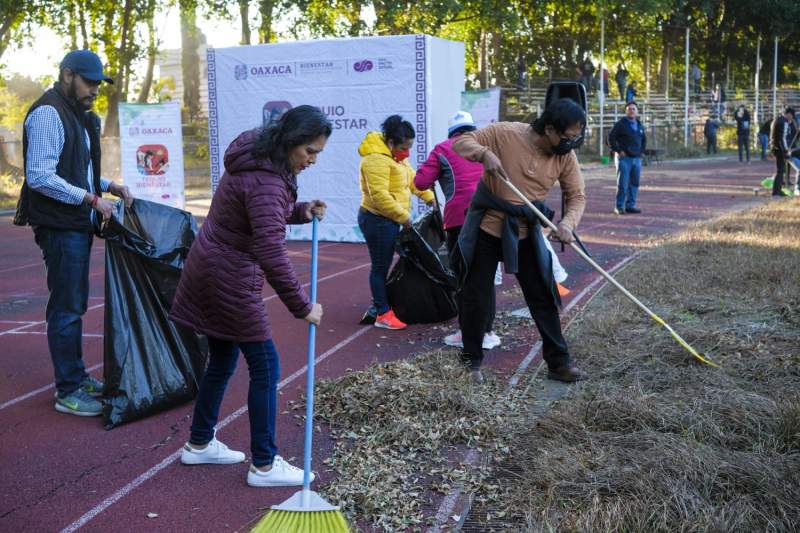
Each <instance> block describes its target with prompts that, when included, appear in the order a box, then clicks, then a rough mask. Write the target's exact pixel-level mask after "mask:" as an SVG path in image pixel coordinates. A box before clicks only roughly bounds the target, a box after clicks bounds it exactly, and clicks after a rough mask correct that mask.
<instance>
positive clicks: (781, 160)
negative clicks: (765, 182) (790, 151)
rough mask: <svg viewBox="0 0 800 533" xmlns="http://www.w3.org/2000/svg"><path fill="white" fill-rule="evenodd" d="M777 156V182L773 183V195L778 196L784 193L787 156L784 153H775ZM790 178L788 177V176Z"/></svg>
mask: <svg viewBox="0 0 800 533" xmlns="http://www.w3.org/2000/svg"><path fill="white" fill-rule="evenodd" d="M773 155H774V156H775V171H776V172H775V180H774V181H773V182H772V194H775V195H778V194H781V192H782V191H783V175H784V173H785V172H786V156H785V155H784V153H783V152H773ZM787 177H788V176H787Z"/></svg>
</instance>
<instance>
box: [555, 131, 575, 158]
mask: <svg viewBox="0 0 800 533" xmlns="http://www.w3.org/2000/svg"><path fill="white" fill-rule="evenodd" d="M582 144H583V135H579V136H578V137H577V138H575V139H567V138H566V137H561V139H560V140H559V141H558V144H556V145H555V146H554V145H550V149H551V150H552V151H553V153H554V154H556V155H567V154H568V153H570V151H571V150H575V149H577V148H580V147H581V145H582Z"/></svg>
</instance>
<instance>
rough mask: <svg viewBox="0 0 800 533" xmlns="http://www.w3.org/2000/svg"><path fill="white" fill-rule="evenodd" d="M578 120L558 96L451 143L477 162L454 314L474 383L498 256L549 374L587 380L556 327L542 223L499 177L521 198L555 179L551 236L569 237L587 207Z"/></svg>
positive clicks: (572, 106) (540, 196)
mask: <svg viewBox="0 0 800 533" xmlns="http://www.w3.org/2000/svg"><path fill="white" fill-rule="evenodd" d="M585 124H586V115H585V113H584V111H583V109H581V107H580V106H579V105H577V104H576V103H575V102H573V101H572V100H568V99H561V100H557V101H556V102H554V103H553V104H551V105H550V106H549V107H548V108H547V109H546V110H545V112H544V113H543V114H542V116H541V117H539V118H538V119H536V120H535V121H534V122H533V123H532V124H524V123H519V122H498V123H495V124H492V125H490V126H488V127H486V128H483V129H481V130H478V131H474V132H469V133H465V134H464V135H462V136H461V137H459V138H458V139H457V140H456V142H455V143H454V144H453V149H454V150H455V151H456V152H457V153H458V154H459V155H461V156H462V157H464V158H465V159H468V160H470V161H480V162H481V163H482V164H483V168H484V174H483V177H482V179H481V183H480V184H479V186H478V189H477V190H476V192H475V195H474V196H473V200H472V203H471V205H470V210H469V213H468V215H467V220H466V221H465V222H464V226H463V228H462V231H461V234H460V235H459V240H458V251H459V253H460V257H461V261H460V263H461V273H462V277H463V279H464V283H463V287H462V296H461V298H462V303H463V305H462V307H463V309H460V310H459V317H458V320H459V325H460V326H461V332H462V337H463V342H464V349H463V351H462V352H461V358H462V361H463V362H464V363H465V364H466V365H467V366H468V368H469V369H470V370H472V372H473V374H472V375H473V379H474V380H476V381H481V380H482V379H483V377H482V375H481V374H480V366H481V363H482V361H483V349H482V346H481V342H482V340H483V335H484V333H485V331H483V330H484V329H485V324H486V323H487V320H486V317H485V315H486V313H487V312H488V310H489V308H490V303H491V295H492V291H493V290H494V287H493V281H494V273H495V270H496V268H497V263H498V261H501V260H502V261H503V262H504V263H505V268H506V272H509V273H514V274H516V276H517V280H518V281H519V284H520V286H521V287H522V292H523V294H524V296H525V302H526V303H527V304H528V308H529V309H530V311H531V316H532V317H533V319H534V321H535V322H536V326H537V327H538V329H539V333H540V334H541V337H542V346H543V355H544V359H545V362H546V363H547V365H548V368H549V372H548V377H549V378H550V379H555V380H558V381H564V382H574V381H579V380H581V379H585V378H586V374H584V373H583V372H581V371H580V370H578V369H577V368H576V367H575V366H574V364H573V363H572V360H571V358H570V355H569V352H568V350H567V343H566V340H565V339H564V335H563V333H562V331H561V322H560V318H559V313H558V305H559V304H560V297H559V295H558V291H557V289H556V283H555V280H554V279H553V272H552V258H551V257H550V254H549V252H548V251H547V248H546V247H545V244H544V239H543V237H542V232H541V227H540V225H539V223H538V221H537V219H536V217H535V216H534V215H533V213H532V212H531V211H530V210H529V209H528V208H527V207H525V206H524V204H523V202H522V201H521V200H520V199H519V198H518V197H517V196H516V195H515V194H514V192H513V191H512V190H511V189H510V188H509V187H508V186H507V185H505V184H503V183H501V180H503V179H507V180H509V181H511V182H512V183H513V184H514V185H515V186H516V187H517V188H518V189H519V190H520V191H522V193H523V194H524V195H525V196H526V197H527V198H528V199H530V200H531V201H534V202H535V201H539V202H541V201H543V200H544V199H545V198H546V197H547V193H548V191H549V190H550V188H551V187H552V186H553V185H554V184H555V182H556V181H558V182H559V183H560V185H561V190H562V191H563V192H564V195H565V198H566V212H565V214H564V218H563V219H562V220H561V222H560V223H559V224H558V231H557V232H556V233H555V237H557V238H558V239H560V240H561V241H564V242H571V241H572V240H573V238H574V237H573V235H572V230H573V229H574V228H575V227H576V226H577V224H578V222H579V220H580V218H581V216H582V215H583V210H584V208H585V207H586V195H585V193H584V183H583V177H582V176H581V172H580V167H579V166H578V158H577V157H576V156H575V153H574V152H573V149H574V148H577V147H579V146H580V145H581V143H582V142H583V135H582V131H583V128H584V126H585ZM540 205H541V206H542V209H546V207H544V205H543V204H541V203H540Z"/></svg>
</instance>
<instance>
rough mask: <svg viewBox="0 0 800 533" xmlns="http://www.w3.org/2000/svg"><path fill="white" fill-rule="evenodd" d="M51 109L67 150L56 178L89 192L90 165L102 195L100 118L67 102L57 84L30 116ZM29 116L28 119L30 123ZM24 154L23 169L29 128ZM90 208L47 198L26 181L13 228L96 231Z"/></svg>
mask: <svg viewBox="0 0 800 533" xmlns="http://www.w3.org/2000/svg"><path fill="white" fill-rule="evenodd" d="M43 105H49V106H52V107H54V108H55V110H56V111H57V112H58V116H59V118H60V119H61V124H62V126H63V127H64V147H63V148H62V150H61V154H60V155H59V158H58V164H57V165H56V174H58V175H59V176H60V177H62V178H64V180H65V181H67V183H69V184H70V185H74V186H76V187H80V188H82V189H87V188H88V183H89V182H88V179H87V178H89V177H88V176H87V173H88V170H89V161H90V160H91V162H92V174H93V175H92V176H91V180H92V183H93V185H94V191H95V193H96V194H98V195H100V117H98V116H97V115H95V114H94V113H91V112H87V111H83V110H81V109H80V108H79V107H78V104H77V102H75V101H73V100H71V99H70V98H67V96H65V95H64V94H63V93H62V92H61V89H60V87H59V86H58V84H56V86H55V87H53V88H52V89H49V90H48V91H46V92H45V93H44V94H43V95H42V96H41V98H39V99H38V100H36V102H34V103H33V105H32V106H31V108H30V109H29V110H28V115H30V114H31V113H32V112H33V111H34V110H35V109H36V108H38V107H40V106H43ZM28 115H26V116H25V120H26V121H27V119H28ZM84 132H88V133H89V141H90V144H91V152H90V151H89V150H88V149H87V147H86V140H85V133H84ZM22 154H23V160H24V164H25V166H24V168H25V170H26V171H27V168H28V128H27V127H25V128H23V131H22ZM90 214H91V207H90V206H89V205H88V204H85V203H83V202H81V203H80V204H79V205H70V204H65V203H63V202H59V201H58V200H55V199H53V198H50V197H49V196H45V195H44V194H41V193H39V192H37V191H34V190H33V189H31V188H30V187H28V184H27V181H26V182H23V184H22V191H21V192H20V198H19V202H17V214H16V216H15V217H14V224H17V225H18V226H24V225H26V224H30V225H31V226H43V227H48V228H56V229H65V230H79V231H89V232H91V231H93V227H92V223H91V218H90Z"/></svg>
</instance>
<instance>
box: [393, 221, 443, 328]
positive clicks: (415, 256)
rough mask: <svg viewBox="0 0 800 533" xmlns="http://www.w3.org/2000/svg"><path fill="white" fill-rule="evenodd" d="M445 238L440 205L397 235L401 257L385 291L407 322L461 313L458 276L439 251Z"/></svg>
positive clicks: (398, 312) (423, 321) (430, 321)
mask: <svg viewBox="0 0 800 533" xmlns="http://www.w3.org/2000/svg"><path fill="white" fill-rule="evenodd" d="M444 241H445V234H444V229H443V225H442V214H441V212H440V211H439V210H438V209H434V210H432V211H430V212H429V213H427V214H426V215H425V216H423V217H422V218H421V219H420V220H419V221H418V222H417V223H415V224H414V227H413V228H411V229H404V230H403V231H401V232H400V235H399V236H398V237H397V242H396V243H395V249H396V250H397V253H398V254H399V255H400V258H399V259H398V260H397V262H396V263H395V265H394V267H393V268H392V272H391V273H390V274H389V279H388V281H387V282H386V292H387V296H388V298H389V305H390V306H391V307H392V310H393V311H394V313H395V315H397V318H399V319H400V320H402V321H403V322H405V323H407V324H430V323H433V322H443V321H445V320H450V319H451V318H453V317H454V316H456V315H457V314H458V308H457V307H456V301H455V292H456V288H457V281H456V277H455V275H454V274H453V272H452V271H451V270H450V269H449V268H448V267H447V266H446V261H443V259H442V256H440V255H439V250H440V248H441V247H442V245H443V243H444Z"/></svg>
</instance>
